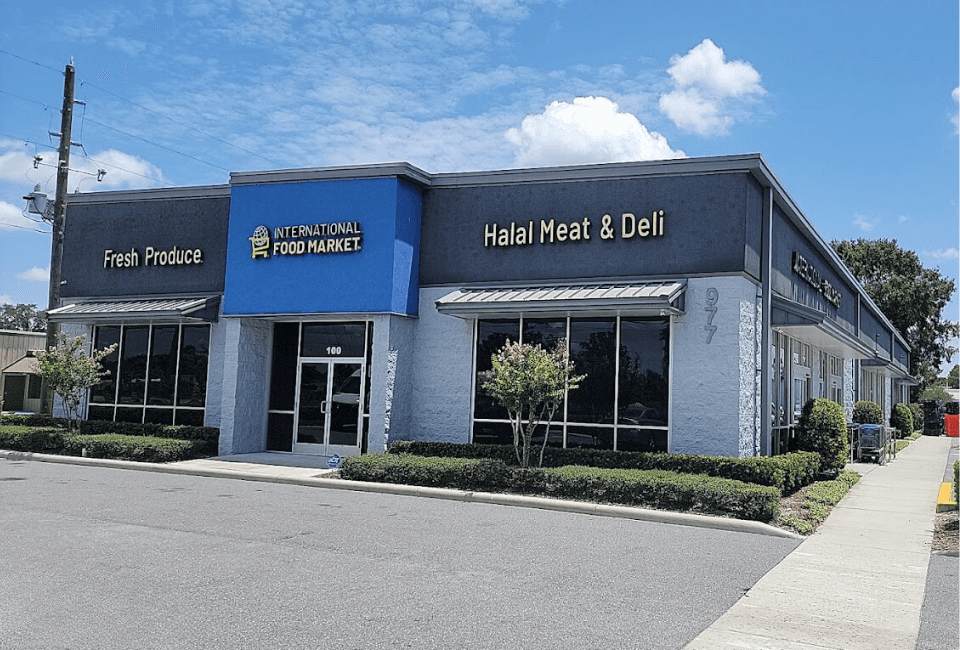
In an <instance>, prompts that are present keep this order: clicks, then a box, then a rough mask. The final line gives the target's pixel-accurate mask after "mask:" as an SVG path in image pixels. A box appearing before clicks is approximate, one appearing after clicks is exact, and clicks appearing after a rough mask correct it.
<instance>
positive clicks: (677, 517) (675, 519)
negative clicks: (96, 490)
mask: <svg viewBox="0 0 960 650" xmlns="http://www.w3.org/2000/svg"><path fill="white" fill-rule="evenodd" d="M0 458H6V459H7V460H20V461H36V462H42V463H60V464H64V465H82V466H88V467H108V468H113V469H129V470H136V471H139V472H154V473H159V474H180V475H189V476H202V477H206V478H232V479H240V480H244V481H259V482H263V483H280V484H285V485H301V486H304V487H321V488H328V489H334V490H350V491H353V492H374V493H378V494H396V495H400V496H412V497H423V498H429V499H446V500H448V501H462V502H467V503H487V504H493V505H502V506H514V507H520V508H537V509H540V510H552V511H555V512H569V513H575V514H585V515H594V516H599V517H618V518H621V519H635V520H638V521H650V522H657V523H665V524H674V525H677V526H693V527H696V528H711V529H714V530H726V531H730V532H737V533H751V534H754V535H766V536H768V537H783V538H788V539H797V540H802V539H805V538H804V537H803V536H801V535H798V534H796V533H792V532H790V531H787V530H783V529H781V528H777V527H775V526H771V525H769V524H765V523H762V522H759V521H747V520H744V519H728V518H725V517H710V516H707V515H696V514H688V513H682V512H670V511H666V510H648V509H645V508H634V507H630V506H614V505H605V504H598V503H589V502H582V501H562V500H559V499H547V498H544V497H530V496H522V495H518V494H497V493H492V492H464V491H462V490H452V489H448V488H432V487H421V486H416V485H395V484H391V483H366V482H363V481H345V480H342V479H338V478H321V477H303V476H291V475H290V474H289V471H288V470H289V469H290V468H287V467H276V468H275V469H276V470H277V473H276V474H263V473H253V472H246V471H234V470H229V469H213V468H194V467H184V466H178V465H177V464H175V463H174V464H169V465H168V464H162V463H138V462H136V461H131V460H111V459H107V458H82V457H78V456H56V455H53V454H37V453H33V452H25V451H5V450H0ZM317 471H318V472H321V471H323V470H317Z"/></svg>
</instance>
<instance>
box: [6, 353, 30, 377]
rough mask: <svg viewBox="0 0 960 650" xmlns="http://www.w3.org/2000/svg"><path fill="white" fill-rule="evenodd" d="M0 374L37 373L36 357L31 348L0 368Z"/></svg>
mask: <svg viewBox="0 0 960 650" xmlns="http://www.w3.org/2000/svg"><path fill="white" fill-rule="evenodd" d="M0 374H4V375H35V374H37V358H36V357H35V356H34V355H33V351H32V350H31V351H30V352H28V353H27V354H25V355H24V356H22V357H20V358H19V359H17V360H16V361H14V362H13V363H11V364H10V365H9V366H7V367H6V368H0Z"/></svg>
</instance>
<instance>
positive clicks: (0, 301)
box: [0, 293, 13, 305]
mask: <svg viewBox="0 0 960 650" xmlns="http://www.w3.org/2000/svg"><path fill="white" fill-rule="evenodd" d="M12 304H13V298H11V297H10V294H7V293H0V305H12Z"/></svg>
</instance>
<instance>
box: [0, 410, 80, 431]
mask: <svg viewBox="0 0 960 650" xmlns="http://www.w3.org/2000/svg"><path fill="white" fill-rule="evenodd" d="M0 425H14V426H25V427H61V426H62V427H63V428H64V429H66V428H67V421H66V420H65V419H63V418H55V417H53V416H50V415H40V414H36V413H28V414H19V413H7V414H5V415H0Z"/></svg>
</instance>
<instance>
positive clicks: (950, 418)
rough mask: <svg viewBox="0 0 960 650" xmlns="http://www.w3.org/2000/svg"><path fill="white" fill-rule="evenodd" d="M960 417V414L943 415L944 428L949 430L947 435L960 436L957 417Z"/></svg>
mask: <svg viewBox="0 0 960 650" xmlns="http://www.w3.org/2000/svg"><path fill="white" fill-rule="evenodd" d="M958 418H960V415H944V416H943V428H944V429H946V430H947V435H948V436H952V437H954V438H957V437H960V433H958V432H957V419H958Z"/></svg>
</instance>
